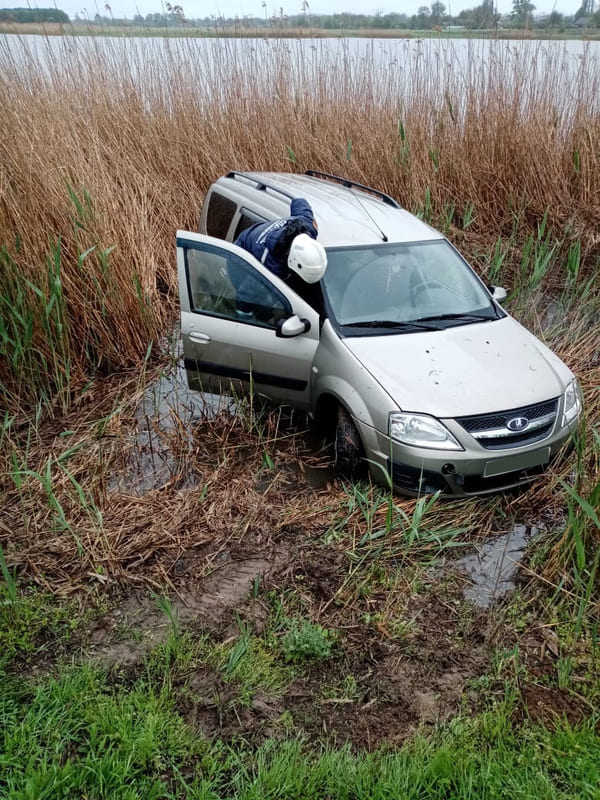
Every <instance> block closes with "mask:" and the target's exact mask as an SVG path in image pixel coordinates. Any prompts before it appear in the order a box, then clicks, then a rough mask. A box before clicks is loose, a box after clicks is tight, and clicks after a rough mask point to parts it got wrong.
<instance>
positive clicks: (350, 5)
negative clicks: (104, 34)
mask: <svg viewBox="0 0 600 800" xmlns="http://www.w3.org/2000/svg"><path fill="white" fill-rule="evenodd" d="M308 1H309V5H310V8H309V13H312V14H337V13H341V12H344V11H347V12H349V13H354V14H373V13H374V12H375V11H379V12H380V13H382V14H389V13H392V12H397V13H404V14H409V15H410V14H415V13H416V11H417V8H419V6H423V5H431V2H433V0H430V2H425V1H424V0H405V1H404V2H400V3H398V2H394V0H371V2H369V0H308ZM107 2H108V3H109V5H110V7H111V9H112V14H113V16H115V17H127V18H129V19H131V18H132V17H133V16H134V15H135V14H137V13H139V14H142V16H145V15H146V14H148V13H155V12H160V11H161V10H163V9H164V5H165V3H166V2H167V0H165V2H161V1H160V0H107ZM170 2H171V5H177V4H179V5H181V6H182V7H183V11H184V14H185V16H186V17H189V18H190V19H195V18H203V17H208V16H211V15H213V14H214V15H216V16H224V17H235V16H236V15H237V16H238V17H244V16H250V17H263V16H264V15H265V9H264V8H263V5H262V0H170ZM442 2H444V0H442ZM532 2H533V3H534V5H535V7H536V12H535V13H536V14H541V13H549V12H550V11H553V10H556V11H560V12H561V13H563V14H574V13H575V11H576V10H577V9H578V8H579V6H580V5H581V2H580V1H579V0H532ZM480 3H481V0H445V3H444V4H445V6H446V10H447V11H448V12H449V13H451V14H458V12H459V11H461V10H462V9H464V8H474V7H475V6H477V5H479V4H480ZM266 4H267V12H268V15H269V16H273V14H277V15H279V13H280V9H283V13H284V14H287V15H292V14H300V13H301V12H302V0H266ZM104 5H105V0H49V2H44V0H37V2H31V0H30V2H19V0H0V8H26V7H30V8H32V7H33V8H36V7H37V8H51V7H54V6H56V8H60V9H61V10H62V11H65V12H66V13H67V14H68V15H69V16H70V17H71V19H72V18H73V17H74V16H75V14H76V13H79V14H80V16H83V17H87V18H88V19H92V18H93V17H94V16H95V14H96V13H99V14H102V15H107V14H108V12H107V11H106V10H105V7H104ZM497 5H498V11H499V12H500V13H502V14H505V13H508V12H509V11H510V10H511V9H512V0H497Z"/></svg>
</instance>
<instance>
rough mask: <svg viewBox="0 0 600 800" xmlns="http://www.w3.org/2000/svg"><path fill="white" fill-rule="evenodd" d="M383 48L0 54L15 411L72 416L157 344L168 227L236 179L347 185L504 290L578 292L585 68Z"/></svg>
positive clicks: (590, 118)
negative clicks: (100, 377) (228, 174)
mask: <svg viewBox="0 0 600 800" xmlns="http://www.w3.org/2000/svg"><path fill="white" fill-rule="evenodd" d="M386 47H387V45H378V46H375V45H373V44H370V43H368V42H367V43H363V44H362V45H361V50H360V56H359V57H358V56H356V55H355V51H354V50H352V49H351V47H350V44H349V42H347V41H344V40H342V41H341V42H340V43H339V44H338V45H336V46H333V45H332V44H328V43H325V42H318V43H316V44H315V45H314V47H313V49H310V48H306V47H305V45H304V44H303V43H302V42H297V41H288V40H281V41H278V40H269V41H262V40H261V41H257V42H255V43H253V44H252V45H249V44H248V43H247V42H243V41H240V40H216V41H212V40H211V41H207V40H183V41H171V40H165V41H159V40H152V41H145V40H128V41H122V40H115V39H112V40H108V39H102V38H98V39H94V38H86V39H81V38H79V39H78V38H71V37H52V38H50V37H48V38H46V39H44V40H42V41H41V43H38V44H37V45H35V46H34V45H33V44H31V43H30V42H29V41H28V40H27V38H26V37H23V38H19V37H6V38H5V39H4V40H3V42H2V43H1V45H0V103H1V104H2V108H3V114H2V118H1V119H0V153H1V158H0V161H1V163H2V164H3V168H2V180H1V183H0V247H1V250H0V261H1V267H2V268H1V270H0V298H2V299H1V310H0V356H1V357H2V358H1V361H0V383H1V386H2V399H3V401H4V403H5V405H6V406H7V407H9V408H10V409H12V410H14V411H16V412H18V413H22V412H23V410H24V409H26V408H31V407H32V406H33V405H35V404H36V403H38V402H40V401H41V402H42V403H43V404H44V406H45V407H46V408H47V409H57V410H58V411H64V410H66V408H68V407H69V405H70V404H71V403H72V402H73V400H74V398H76V397H77V396H78V395H79V394H80V393H81V391H82V390H83V388H84V387H85V386H86V384H87V381H88V380H89V378H90V377H93V376H94V375H96V374H108V373H112V372H114V371H118V370H122V369H124V368H128V367H131V366H133V365H136V364H138V363H139V362H140V360H141V359H143V358H144V356H145V354H146V352H147V350H148V346H149V344H152V343H155V344H156V345H159V344H160V342H161V339H162V337H163V335H164V333H165V332H166V331H167V330H168V328H169V326H170V323H171V320H172V319H173V317H174V313H175V307H176V273H175V269H174V255H173V251H174V237H173V234H174V231H175V230H176V229H177V228H188V229H191V230H194V229H195V228H196V225H197V220H198V215H199V210H200V207H201V204H202V198H203V193H204V192H205V190H206V188H207V187H208V185H209V184H210V183H211V182H212V180H214V179H215V178H216V177H217V176H218V175H220V174H222V173H223V172H225V171H227V170H229V169H231V168H237V169H264V170H269V169H275V170H282V169H283V170H285V169H292V170H303V169H306V168H316V169H322V170H326V171H329V172H335V173H341V174H344V175H347V176H349V177H351V178H353V179H356V180H359V181H361V182H365V183H367V184H370V185H374V186H377V187H379V188H381V189H384V190H386V191H388V192H389V193H391V194H392V195H394V196H396V197H397V198H399V199H400V200H401V202H402V203H403V204H404V205H405V206H407V207H408V208H409V209H412V210H415V211H421V212H422V214H423V216H424V217H426V218H427V219H431V221H432V222H434V223H437V222H439V223H440V225H441V227H443V229H444V230H446V231H447V232H448V235H449V236H450V237H451V238H454V239H455V240H456V241H458V242H459V243H460V244H461V246H462V247H463V249H464V250H465V252H466V253H467V255H470V256H471V257H472V258H473V260H474V261H475V262H476V263H477V264H478V266H481V268H482V270H483V271H485V270H486V269H487V268H488V267H490V263H489V261H488V260H487V259H481V258H480V257H479V256H480V254H481V252H482V250H483V251H485V250H488V251H489V252H492V250H493V248H494V247H496V248H498V247H499V248H500V250H497V253H498V254H502V264H501V277H502V278H503V279H504V281H508V282H513V281H518V282H525V283H527V284H528V285H529V286H533V285H535V284H537V283H539V282H540V281H542V280H543V281H544V282H545V285H546V286H548V285H552V286H553V287H555V288H556V287H558V288H561V287H563V286H565V285H566V282H568V281H570V285H571V286H573V285H574V284H575V283H578V282H581V281H582V280H584V279H585V278H588V279H589V277H590V275H591V274H592V271H593V270H594V269H595V267H596V262H597V257H598V252H599V251H598V244H597V237H596V230H597V227H598V221H599V209H598V204H597V197H598V190H599V188H600V187H599V182H600V177H599V176H600V170H599V169H598V166H599V157H600V154H599V152H598V148H597V142H598V141H600V137H599V135H598V134H599V133H600V122H599V119H600V118H599V116H598V97H599V96H600V93H599V92H598V88H599V86H598V84H599V78H598V68H597V64H596V62H595V61H593V59H591V57H590V56H589V54H587V51H586V53H585V55H584V57H583V58H582V59H581V60H580V61H579V62H578V65H577V67H573V65H572V63H570V62H569V63H567V60H566V51H560V50H557V51H556V54H555V55H552V54H550V53H549V52H547V51H546V50H544V49H543V47H542V46H541V45H540V44H539V43H537V44H536V43H529V44H527V45H526V46H524V48H523V49H522V50H519V51H518V52H517V51H511V50H510V49H508V48H506V47H503V46H501V44H500V43H498V42H496V43H493V42H492V43H489V48H490V50H489V53H488V57H487V58H486V59H485V61H481V59H476V58H475V56H476V55H478V52H479V51H478V48H480V47H481V44H480V43H477V42H472V43H471V44H470V45H469V51H468V52H467V53H466V54H463V55H462V56H461V57H460V59H459V61H458V62H457V55H456V53H455V51H454V49H453V48H454V45H453V44H452V43H446V44H444V45H440V43H436V44H435V47H437V48H438V50H437V51H436V54H435V55H431V54H428V53H427V51H426V50H424V48H429V47H434V45H433V44H431V43H427V42H426V43H424V44H417V43H414V42H406V43H405V45H404V50H403V51H402V58H401V59H400V58H399V57H398V55H397V51H394V53H392V51H391V50H389V51H387V50H386ZM461 59H462V60H461ZM456 63H462V69H456V68H454V66H453V65H455V64H456ZM557 88H560V89H561V91H560V93H558V92H557ZM559 96H560V97H561V100H560V102H559V101H558V100H557V97H559ZM542 229H543V231H544V233H543V236H541V237H540V231H541V230H542ZM548 237H550V238H548ZM498 243H501V244H498ZM523 245H524V246H525V250H524V252H521V248H522V246H523ZM573 248H577V251H576V253H575V251H574V250H573ZM563 254H569V255H568V258H569V261H568V268H567V271H566V273H565V271H564V270H563V269H562V256H563ZM574 264H576V265H577V270H576V272H575V271H574V266H573V265H574ZM492 267H493V264H492ZM159 349H160V348H159V347H157V348H156V350H157V351H158V350H159Z"/></svg>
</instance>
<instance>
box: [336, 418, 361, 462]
mask: <svg viewBox="0 0 600 800" xmlns="http://www.w3.org/2000/svg"><path fill="white" fill-rule="evenodd" d="M334 454H335V466H336V468H337V469H338V470H339V472H341V473H342V474H344V475H346V476H347V477H349V478H355V477H357V476H358V475H359V474H360V473H361V471H364V460H363V458H364V452H363V447H362V442H361V440H360V436H359V433H358V431H357V429H356V425H355V424H354V422H353V421H352V417H351V416H350V414H349V413H348V412H347V411H346V409H345V408H344V407H343V406H339V407H338V411H337V418H336V426H335V439H334Z"/></svg>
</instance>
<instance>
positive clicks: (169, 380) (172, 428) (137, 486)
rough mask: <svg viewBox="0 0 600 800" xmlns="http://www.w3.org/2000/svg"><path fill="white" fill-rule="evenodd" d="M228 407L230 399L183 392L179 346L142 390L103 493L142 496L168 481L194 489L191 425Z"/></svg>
mask: <svg viewBox="0 0 600 800" xmlns="http://www.w3.org/2000/svg"><path fill="white" fill-rule="evenodd" d="M230 405H231V400H230V398H224V397H220V396H218V395H211V394H201V393H200V392H195V391H191V390H190V389H189V388H188V385H187V379H186V374H185V368H184V365H183V356H182V352H181V341H180V340H179V344H178V350H177V352H176V354H175V359H174V361H173V363H172V364H171V365H170V367H168V368H167V369H166V370H165V371H164V372H163V373H162V374H161V375H160V376H159V377H158V378H157V379H156V380H155V381H153V382H152V383H150V384H149V385H148V386H147V387H146V390H145V392H144V395H143V397H142V400H141V402H140V403H139V405H138V407H137V409H136V412H135V431H134V432H133V433H132V435H131V439H130V442H129V448H128V454H127V458H126V460H125V462H124V463H123V464H122V465H121V468H120V469H119V471H118V474H115V475H113V476H112V479H111V480H110V482H109V487H110V488H111V489H112V490H115V489H119V490H120V491H127V492H130V493H134V494H137V495H143V494H145V493H146V492H147V491H149V490H150V489H156V488H159V487H160V486H164V485H165V484H167V483H169V482H171V481H173V480H174V479H175V480H177V482H178V486H179V487H180V488H185V487H190V486H194V485H195V484H196V483H197V480H198V476H197V475H196V474H195V472H194V470H193V468H192V467H191V466H190V464H189V461H188V459H187V456H188V455H189V453H190V451H191V448H192V444H193V435H192V434H193V426H194V423H197V422H199V421H200V420H202V419H210V418H211V417H213V416H214V415H215V414H216V413H217V412H218V411H219V410H220V409H222V408H224V407H229V406H230ZM184 462H185V467H184V468H182V464H183V463H184Z"/></svg>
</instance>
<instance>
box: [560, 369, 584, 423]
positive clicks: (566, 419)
mask: <svg viewBox="0 0 600 800" xmlns="http://www.w3.org/2000/svg"><path fill="white" fill-rule="evenodd" d="M582 408H583V400H582V397H581V389H580V388H579V381H578V380H577V378H574V379H573V380H572V381H571V383H570V384H569V385H568V386H567V388H566V389H565V394H564V400H563V423H562V424H563V427H564V426H565V425H568V424H569V423H571V422H573V420H574V419H577V417H578V416H579V415H580V413H581V409H582Z"/></svg>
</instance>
